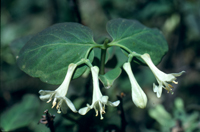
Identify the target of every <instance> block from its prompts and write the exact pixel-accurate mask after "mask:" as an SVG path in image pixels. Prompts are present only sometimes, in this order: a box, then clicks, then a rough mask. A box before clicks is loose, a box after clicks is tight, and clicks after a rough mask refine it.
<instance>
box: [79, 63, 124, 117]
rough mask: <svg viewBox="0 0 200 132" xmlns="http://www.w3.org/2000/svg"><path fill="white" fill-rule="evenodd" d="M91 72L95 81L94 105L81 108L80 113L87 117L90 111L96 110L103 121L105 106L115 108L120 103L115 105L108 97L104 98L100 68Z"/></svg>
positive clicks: (95, 68)
mask: <svg viewBox="0 0 200 132" xmlns="http://www.w3.org/2000/svg"><path fill="white" fill-rule="evenodd" d="M91 72H92V79H93V96H92V104H91V105H89V104H87V106H86V107H83V108H81V109H80V110H79V111H78V112H79V113H80V114H81V115H85V114H86V113H87V112H88V111H89V110H91V109H93V108H94V110H95V112H96V116H98V111H99V113H100V116H101V119H103V116H102V114H104V113H105V105H109V106H113V107H115V106H118V105H119V103H120V101H119V100H118V101H115V102H113V103H112V102H110V101H108V96H103V95H102V93H101V91H100V88H99V79H98V74H99V68H98V67H97V66H94V67H92V68H91Z"/></svg>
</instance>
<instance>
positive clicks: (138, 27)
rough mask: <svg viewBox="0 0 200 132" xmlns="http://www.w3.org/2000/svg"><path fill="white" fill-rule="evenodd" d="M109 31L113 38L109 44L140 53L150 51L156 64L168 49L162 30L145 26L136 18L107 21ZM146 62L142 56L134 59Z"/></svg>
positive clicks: (138, 61)
mask: <svg viewBox="0 0 200 132" xmlns="http://www.w3.org/2000/svg"><path fill="white" fill-rule="evenodd" d="M107 31H108V33H109V34H110V36H111V37H112V38H113V41H112V42H111V43H109V44H108V45H109V46H119V47H121V48H122V49H123V50H126V51H127V50H128V51H129V52H136V53H139V54H144V53H148V54H150V56H151V59H152V61H153V62H154V64H158V63H159V62H160V60H161V59H162V57H163V55H165V53H166V52H167V51H168V45H167V42H166V40H165V38H164V36H163V35H162V33H161V31H159V30H157V29H151V28H148V27H145V26H144V25H142V24H141V23H139V22H138V21H135V20H126V19H121V18H119V19H114V20H111V21H109V22H108V23H107ZM134 61H135V62H137V63H141V62H142V63H144V61H142V60H141V59H140V58H136V59H135V60H134Z"/></svg>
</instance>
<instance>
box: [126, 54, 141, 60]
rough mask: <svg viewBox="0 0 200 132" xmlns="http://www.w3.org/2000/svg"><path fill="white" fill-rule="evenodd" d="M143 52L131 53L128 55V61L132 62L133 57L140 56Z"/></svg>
mask: <svg viewBox="0 0 200 132" xmlns="http://www.w3.org/2000/svg"><path fill="white" fill-rule="evenodd" d="M140 56H141V54H138V53H136V52H132V53H131V54H129V55H128V62H131V61H132V59H133V57H140Z"/></svg>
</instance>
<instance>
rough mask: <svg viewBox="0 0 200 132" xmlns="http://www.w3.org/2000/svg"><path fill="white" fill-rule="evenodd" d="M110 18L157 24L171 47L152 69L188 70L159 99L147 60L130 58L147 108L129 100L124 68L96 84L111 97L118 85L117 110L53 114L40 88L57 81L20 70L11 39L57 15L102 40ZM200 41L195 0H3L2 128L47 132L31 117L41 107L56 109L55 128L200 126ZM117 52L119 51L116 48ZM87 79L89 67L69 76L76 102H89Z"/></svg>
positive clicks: (193, 129) (190, 130)
mask: <svg viewBox="0 0 200 132" xmlns="http://www.w3.org/2000/svg"><path fill="white" fill-rule="evenodd" d="M113 18H126V19H137V20H138V21H140V22H141V23H143V24H144V25H146V26H148V27H152V28H153V27H155V28H158V29H160V30H161V31H162V32H163V34H164V35H165V38H166V39H167V41H168V44H169V52H168V53H167V54H166V55H165V56H164V58H163V60H162V61H161V63H160V64H159V65H158V68H159V69H161V70H162V71H164V72H166V73H171V72H180V71H182V70H184V71H186V74H184V75H183V76H181V77H179V78H178V81H179V84H178V85H176V86H174V94H173V95H171V94H167V92H166V91H165V90H163V94H162V97H161V98H160V99H158V98H157V97H156V95H155V94H154V93H153V91H152V86H153V85H152V83H153V82H155V78H154V76H153V74H152V73H151V71H150V70H149V69H148V68H147V67H145V66H138V65H133V66H134V69H133V72H134V73H135V75H136V79H137V80H138V82H139V84H140V86H141V87H142V88H143V90H144V91H145V93H146V94H147V96H148V105H147V107H146V108H145V109H139V108H137V107H136V106H135V105H134V104H133V102H132V99H131V94H130V91H131V86H130V82H129V80H128V77H127V75H126V74H125V73H124V71H122V74H121V76H120V77H119V78H118V79H117V80H116V81H115V82H114V84H113V86H112V87H111V88H110V89H104V88H102V92H103V93H104V94H107V95H108V96H109V97H110V100H111V101H114V100H116V99H117V95H118V98H119V96H120V95H121V94H122V92H123V96H124V95H125V96H124V97H123V98H122V102H123V106H122V107H123V109H121V108H120V107H117V108H111V107H106V109H107V110H106V114H104V117H105V118H104V120H100V119H99V117H95V116H94V115H95V112H94V111H90V112H88V113H87V114H86V115H85V116H81V115H79V114H74V113H73V112H71V111H70V110H69V111H68V113H67V114H65V115H63V114H57V113H56V110H55V109H50V107H51V104H46V103H45V102H42V101H40V100H39V98H38V96H39V94H38V91H39V90H40V89H43V90H44V89H48V90H54V89H56V88H57V86H52V85H48V84H45V83H43V82H41V81H40V80H39V79H37V78H32V77H30V76H28V75H26V74H25V73H24V72H22V71H21V70H20V69H19V68H18V66H17V64H16V60H15V56H14V55H13V54H14V52H16V51H11V49H10V47H9V45H10V44H11V42H12V41H13V40H15V39H17V38H19V37H23V36H27V35H34V34H36V33H38V32H39V31H41V30H43V29H45V28H47V27H49V26H51V25H52V24H55V23H60V22H79V23H81V24H83V25H86V26H88V27H89V28H91V29H92V30H93V32H94V34H95V39H96V41H97V42H100V43H102V41H103V40H104V39H105V38H106V37H109V36H108V34H107V33H106V28H105V27H106V23H107V22H108V21H109V20H111V19H113ZM199 45H200V1H199V0H34V1H29V0H1V74H0V75H1V92H0V100H1V107H0V113H1V125H0V127H1V130H5V131H16V132H18V131H27V132H49V131H50V130H49V129H48V128H47V127H46V126H45V125H43V124H39V125H38V124H37V123H38V121H39V120H40V119H41V116H42V115H43V112H44V111H45V110H46V109H49V112H50V113H51V114H55V116H56V117H55V119H54V125H55V129H56V131H58V132H62V131H69V132H70V131H71V132H78V131H79V132H83V131H85V132H86V131H87V132H90V131H91V132H103V131H105V132H111V131H112V130H115V131H116V132H117V131H120V130H121V131H124V130H125V131H126V132H160V131H162V132H169V131H172V132H178V131H185V132H199V129H200V115H199V111H200V94H199V93H200V46H199ZM115 51H116V52H117V51H118V50H117V49H116V50H115ZM113 57H114V56H113ZM114 58H115V57H114ZM121 58H122V59H123V58H125V57H124V56H123V55H122V56H121ZM115 61H116V60H115ZM117 61H123V60H117ZM109 64H113V63H112V61H111V60H109V61H108V64H107V67H110V66H109ZM108 70H109V69H108ZM77 82H78V83H77ZM91 84H92V82H91V75H90V74H89V76H88V77H87V78H86V77H85V76H83V77H81V78H78V79H75V80H73V81H72V82H71V85H70V88H69V92H68V95H67V96H68V97H70V99H71V100H72V101H73V103H74V104H75V106H76V108H77V109H79V108H81V107H83V106H85V105H86V103H91V98H92V88H91ZM122 112H123V113H122ZM121 114H124V115H125V119H126V121H124V120H122V116H120V115H121ZM126 122H127V124H126ZM123 127H125V129H124V128H123Z"/></svg>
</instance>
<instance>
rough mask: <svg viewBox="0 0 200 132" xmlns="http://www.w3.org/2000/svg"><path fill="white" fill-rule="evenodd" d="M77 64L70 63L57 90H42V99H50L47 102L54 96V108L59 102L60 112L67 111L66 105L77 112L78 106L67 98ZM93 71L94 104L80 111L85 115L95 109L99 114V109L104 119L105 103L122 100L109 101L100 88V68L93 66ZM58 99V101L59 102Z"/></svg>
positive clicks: (117, 102)
mask: <svg viewBox="0 0 200 132" xmlns="http://www.w3.org/2000/svg"><path fill="white" fill-rule="evenodd" d="M76 66H77V65H76V64H73V63H72V64H70V65H69V67H68V71H67V75H66V77H65V79H64V81H63V83H62V84H61V85H60V86H59V87H58V88H57V89H56V90H55V91H48V90H40V91H39V93H40V99H41V100H48V101H47V103H49V102H50V101H51V100H52V99H53V98H54V99H53V103H52V108H53V107H54V106H55V105H56V104H57V106H56V109H57V110H58V111H57V112H58V113H61V111H62V112H63V113H66V108H67V107H66V105H68V107H69V108H70V109H71V110H72V111H73V112H77V110H76V108H75V107H74V105H73V103H72V102H71V101H70V100H69V99H68V98H66V97H65V96H66V94H67V91H68V87H69V83H70V80H71V77H72V75H73V72H74V70H75V68H76ZM91 72H92V79H93V97H92V104H91V105H89V104H87V107H84V108H81V109H80V110H79V111H78V112H79V113H80V114H81V115H85V114H86V113H87V112H88V111H89V110H90V109H93V108H94V110H95V112H96V116H97V115H98V111H99V113H100V116H101V119H103V116H102V114H104V113H105V105H109V106H113V107H115V106H118V105H119V103H120V101H119V100H118V101H115V102H113V103H112V102H110V101H108V96H103V95H102V93H101V91H100V88H99V79H98V74H99V68H98V67H97V66H94V67H91ZM57 101H58V103H57ZM63 102H64V103H63Z"/></svg>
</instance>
